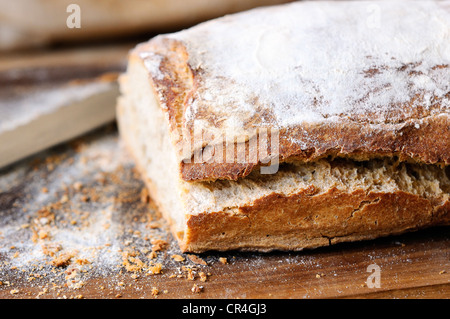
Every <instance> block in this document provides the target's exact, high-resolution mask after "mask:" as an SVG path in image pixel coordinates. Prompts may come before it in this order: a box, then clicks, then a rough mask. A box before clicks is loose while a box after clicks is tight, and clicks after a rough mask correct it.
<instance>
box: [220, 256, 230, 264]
mask: <svg viewBox="0 0 450 319" xmlns="http://www.w3.org/2000/svg"><path fill="white" fill-rule="evenodd" d="M219 261H220V262H221V263H222V264H224V265H225V264H227V263H228V260H227V259H226V258H225V257H220V258H219Z"/></svg>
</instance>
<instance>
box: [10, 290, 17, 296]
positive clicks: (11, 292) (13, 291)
mask: <svg viewBox="0 0 450 319" xmlns="http://www.w3.org/2000/svg"><path fill="white" fill-rule="evenodd" d="M9 293H10V294H11V295H15V294H18V293H19V289H11V290H10V291H9Z"/></svg>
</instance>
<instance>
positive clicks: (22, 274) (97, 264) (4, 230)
mask: <svg viewBox="0 0 450 319" xmlns="http://www.w3.org/2000/svg"><path fill="white" fill-rule="evenodd" d="M449 235H450V228H449V227H438V228H430V229H425V230H421V231H417V232H414V233H408V234H404V235H400V236H393V237H386V238H380V239H377V240H372V241H364V242H357V243H346V244H338V245H334V246H329V247H324V248H320V249H316V250H308V251H302V252H273V253H243V252H227V253H223V252H209V253H205V254H201V255H196V257H197V258H196V257H193V256H192V255H187V254H182V253H181V252H180V251H179V249H178V247H177V244H176V243H175V242H174V240H173V238H172V237H171V235H170V234H169V232H168V230H167V225H166V224H165V223H164V221H162V220H161V219H160V218H159V214H158V212H157V211H156V210H155V208H154V206H153V204H152V201H151V199H149V198H148V197H147V195H146V191H145V189H144V186H143V183H142V182H141V181H140V179H139V175H138V174H137V173H136V171H135V169H134V165H133V163H132V161H131V160H130V158H129V157H128V155H127V154H126V152H125V150H124V149H123V147H122V145H121V142H120V139H119V138H118V134H117V130H116V127H115V126H107V127H105V128H102V129H100V130H98V131H96V132H95V133H92V134H89V135H87V136H85V137H83V138H79V139H76V140H73V141H71V142H69V143H67V144H65V145H62V146H58V147H56V148H53V149H51V150H49V151H46V152H43V153H40V154H38V155H36V156H34V157H32V158H29V159H26V160H24V161H22V162H20V163H17V164H15V165H14V166H10V167H8V168H5V169H3V170H0V243H1V244H0V281H1V285H0V298H14V299H15V298H156V299H164V298H186V299H188V298H221V299H225V298H226V299H234V298H241V299H245V298H258V299H259V298H283V299H288V298H293V299H303V298H439V299H441V298H449V297H450V236H449ZM158 240H159V241H158ZM164 242H166V243H167V244H165V245H164V244H161V243H164ZM158 243H159V244H160V245H158ZM153 250H154V251H155V252H154V254H152V251H153ZM180 256H181V257H180ZM199 258H201V259H199ZM224 258H226V262H225V259H224ZM181 259H183V260H181ZM180 260H181V261H180ZM373 264H376V265H377V266H378V267H379V269H380V287H379V288H376V287H374V288H371V287H370V282H369V286H368V285H367V280H368V277H369V276H370V275H371V274H372V273H371V272H368V271H367V270H368V266H369V265H373ZM155 267H156V268H155ZM158 267H161V272H160V273H158V270H156V271H155V269H158ZM153 272H156V274H154V273H153ZM193 287H194V288H195V287H196V289H193Z"/></svg>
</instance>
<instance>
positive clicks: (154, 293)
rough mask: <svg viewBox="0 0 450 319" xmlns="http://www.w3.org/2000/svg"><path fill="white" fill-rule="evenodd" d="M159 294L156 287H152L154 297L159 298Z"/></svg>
mask: <svg viewBox="0 0 450 319" xmlns="http://www.w3.org/2000/svg"><path fill="white" fill-rule="evenodd" d="M158 294H159V290H158V288H156V287H152V296H157V295H158Z"/></svg>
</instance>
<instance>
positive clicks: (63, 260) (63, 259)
mask: <svg viewBox="0 0 450 319" xmlns="http://www.w3.org/2000/svg"><path fill="white" fill-rule="evenodd" d="M73 257H74V253H62V254H60V255H59V256H58V257H55V258H54V259H53V260H52V261H50V264H51V265H53V266H55V267H64V266H67V265H68V264H69V263H70V261H71V260H72V258H73Z"/></svg>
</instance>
